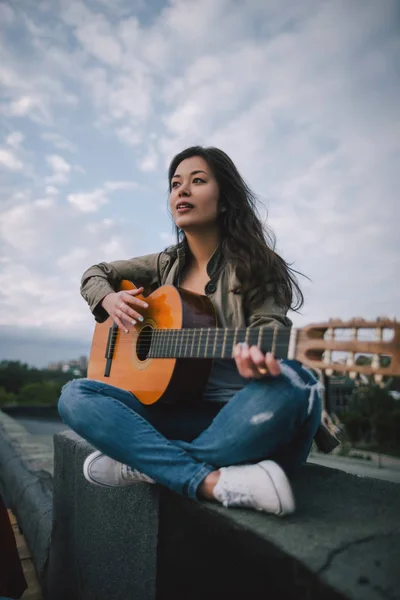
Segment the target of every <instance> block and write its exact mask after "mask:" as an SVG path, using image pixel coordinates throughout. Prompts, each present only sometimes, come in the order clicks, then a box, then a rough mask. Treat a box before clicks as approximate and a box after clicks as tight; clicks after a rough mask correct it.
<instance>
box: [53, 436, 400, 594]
mask: <svg viewBox="0 0 400 600" xmlns="http://www.w3.org/2000/svg"><path fill="white" fill-rule="evenodd" d="M92 450H93V449H92V448H91V447H90V446H89V445H88V444H87V443H86V442H84V440H82V439H81V438H80V437H79V436H77V435H75V434H74V433H71V432H63V433H60V434H58V435H57V436H55V486H54V521H53V535H52V544H51V557H50V566H49V577H48V585H49V587H48V597H49V598H57V600H63V599H64V598H65V599H67V598H68V599H69V598H74V599H76V600H80V599H82V600H86V599H90V600H91V599H93V600H94V599H96V600H103V599H104V600H105V599H107V600H108V599H109V598H113V600H118V599H121V600H122V599H123V600H125V599H126V598H137V599H139V600H141V599H146V600H150V599H152V598H157V600H169V599H170V598H174V600H189V599H190V600H197V599H198V600H200V599H202V600H203V599H204V598H207V600H214V599H215V600H217V599H218V600H224V599H229V600H233V599H236V598H237V599H239V598H240V599H241V600H243V598H249V599H251V600H253V599H254V600H261V599H265V598H273V599H274V600H280V599H285V600H291V599H293V600H294V599H296V600H302V599H304V600H306V599H307V600H314V599H315V600H317V599H318V600H320V599H321V598H324V599H327V600H339V599H352V600H353V599H354V600H356V599H357V600H369V599H371V600H378V599H379V600H380V599H387V598H389V599H391V598H395V597H397V593H398V586H399V584H400V578H399V569H398V564H399V561H400V514H399V507H400V486H399V485H397V484H392V483H388V482H383V481H377V480H373V479H367V478H361V477H357V476H353V475H348V474H346V473H343V472H342V471H337V470H333V469H328V468H325V467H318V466H315V465H308V466H307V467H305V468H304V469H303V470H302V472H301V473H300V474H299V475H298V477H297V478H296V479H295V480H294V482H293V486H294V490H295V495H296V499H297V512H296V513H295V514H294V515H292V516H291V517H289V518H284V519H279V518H277V517H274V516H269V515H265V514H260V513H255V512H254V511H251V510H238V509H230V510H228V509H225V508H223V507H221V506H219V505H217V504H214V503H208V502H201V503H198V502H194V501H191V500H187V499H185V498H182V497H180V496H177V495H176V494H174V493H172V492H170V491H168V490H166V489H163V488H161V487H160V488H159V487H158V486H152V485H148V484H142V483H141V484H137V485H134V486H130V487H128V488H114V489H104V488H100V487H97V486H92V485H90V484H88V483H87V482H86V480H85V479H84V477H83V474H82V463H83V461H84V458H85V457H86V456H87V454H88V453H89V452H90V451H92Z"/></svg>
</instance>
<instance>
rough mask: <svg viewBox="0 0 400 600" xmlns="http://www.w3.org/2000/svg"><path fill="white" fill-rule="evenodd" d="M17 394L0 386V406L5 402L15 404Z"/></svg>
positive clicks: (4, 404) (5, 403)
mask: <svg viewBox="0 0 400 600" xmlns="http://www.w3.org/2000/svg"><path fill="white" fill-rule="evenodd" d="M16 401H17V396H16V395H15V394H13V393H12V392H7V391H6V390H5V388H4V387H0V408H1V407H2V406H6V405H7V404H15V403H16Z"/></svg>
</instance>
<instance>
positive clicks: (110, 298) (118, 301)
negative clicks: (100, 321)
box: [101, 287, 149, 333]
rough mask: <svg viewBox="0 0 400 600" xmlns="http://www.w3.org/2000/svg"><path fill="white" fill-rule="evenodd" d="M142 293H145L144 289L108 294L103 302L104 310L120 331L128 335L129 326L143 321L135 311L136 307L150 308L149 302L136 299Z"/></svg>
mask: <svg viewBox="0 0 400 600" xmlns="http://www.w3.org/2000/svg"><path fill="white" fill-rule="evenodd" d="M141 292H143V288H142V287H141V288H138V289H134V290H122V291H121V292H112V293H111V294H107V296H105V297H104V298H103V300H102V301H101V305H102V307H103V308H104V310H106V311H107V312H108V314H109V315H110V317H111V318H112V320H113V321H114V323H115V324H116V325H118V327H119V329H121V331H124V332H125V333H128V331H129V326H132V325H136V323H137V321H143V317H142V315H141V314H140V313H138V312H137V311H136V310H135V307H138V306H141V307H142V308H147V307H148V306H149V305H148V304H147V302H143V300H139V298H135V296H137V295H138V294H140V293H141ZM132 307H133V308H132Z"/></svg>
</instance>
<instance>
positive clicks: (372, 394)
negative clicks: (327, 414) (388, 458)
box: [342, 384, 400, 449]
mask: <svg viewBox="0 0 400 600" xmlns="http://www.w3.org/2000/svg"><path fill="white" fill-rule="evenodd" d="M348 409H349V410H348V412H346V413H344V414H343V415H342V419H343V422H344V424H345V427H346V433H347V436H348V438H349V440H350V441H351V442H352V443H357V444H363V445H364V444H367V445H370V446H374V447H384V448H386V449H388V448H397V447H399V448H400V407H399V406H398V403H397V402H396V400H395V399H394V398H393V397H392V396H391V394H390V393H389V391H388V390H387V389H385V388H380V387H379V386H377V385H375V384H371V385H366V386H360V387H357V388H355V389H354V390H353V392H352V395H351V397H350V401H349V406H348Z"/></svg>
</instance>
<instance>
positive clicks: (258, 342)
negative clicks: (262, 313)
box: [257, 327, 262, 348]
mask: <svg viewBox="0 0 400 600" xmlns="http://www.w3.org/2000/svg"><path fill="white" fill-rule="evenodd" d="M261 336H262V327H260V329H259V331H258V338H257V346H258V347H259V348H261Z"/></svg>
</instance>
